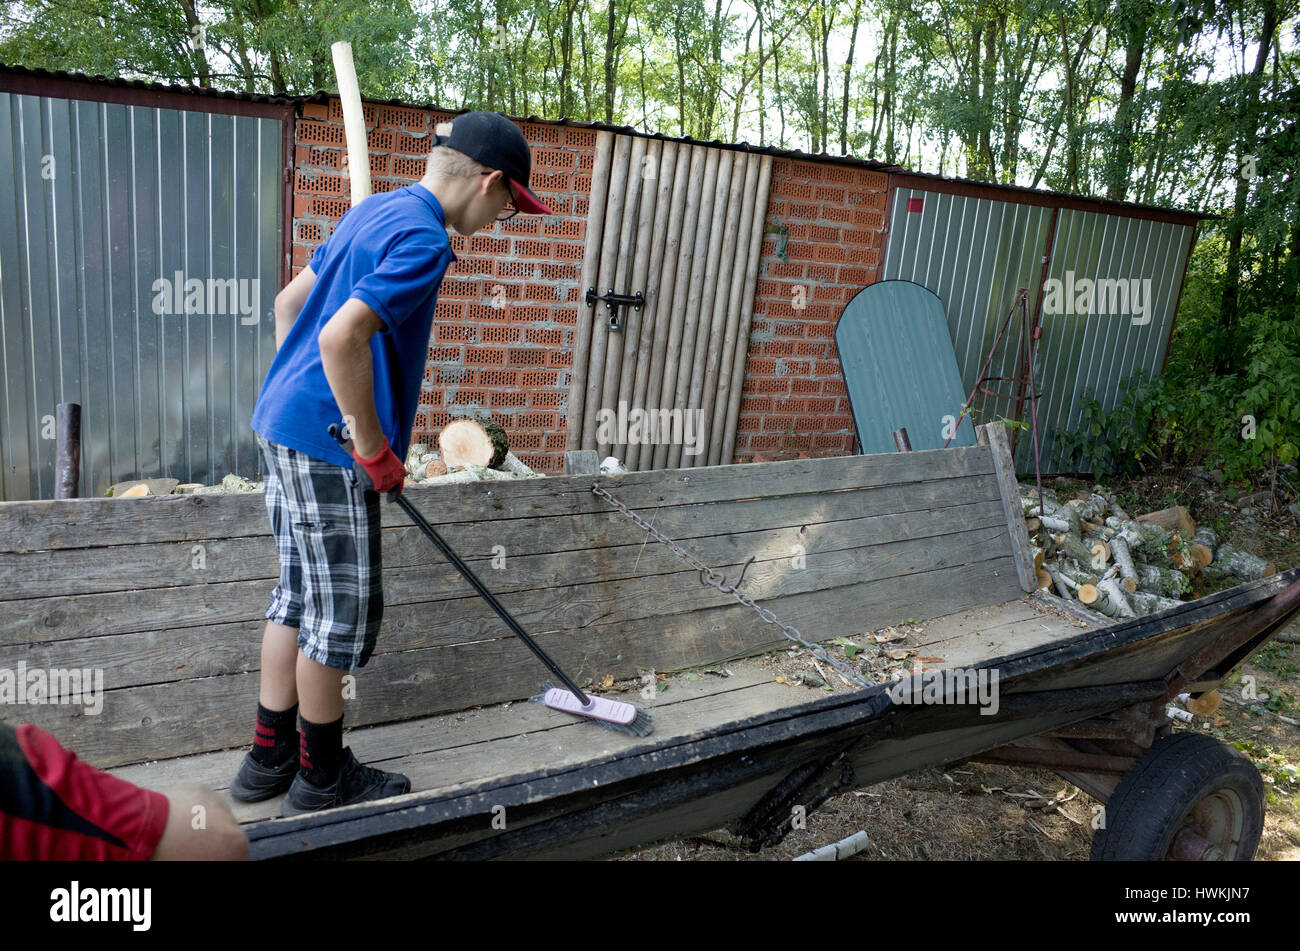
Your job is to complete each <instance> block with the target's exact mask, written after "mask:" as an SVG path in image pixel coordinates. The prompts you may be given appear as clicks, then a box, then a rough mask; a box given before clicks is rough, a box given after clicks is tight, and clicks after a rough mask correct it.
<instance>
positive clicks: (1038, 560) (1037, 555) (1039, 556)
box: [1034, 547, 1047, 571]
mask: <svg viewBox="0 0 1300 951" xmlns="http://www.w3.org/2000/svg"><path fill="white" fill-rule="evenodd" d="M1046 558H1047V552H1046V551H1045V550H1043V549H1042V548H1038V547H1035V548H1034V570H1035V571H1037V570H1038V569H1040V568H1042V567H1043V561H1044V559H1046Z"/></svg>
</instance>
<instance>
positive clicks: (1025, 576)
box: [976, 422, 1038, 592]
mask: <svg viewBox="0 0 1300 951" xmlns="http://www.w3.org/2000/svg"><path fill="white" fill-rule="evenodd" d="M976 434H977V438H978V439H979V441H980V444H981V445H984V446H987V447H989V448H990V449H991V450H992V452H993V469H994V472H995V473H996V474H997V479H998V485H999V486H1000V487H1001V495H1002V504H1003V505H1004V506H1005V508H1006V513H1007V528H1008V530H1009V531H1010V534H1011V551H1012V556H1013V557H1014V558H1015V560H1016V572H1017V574H1019V575H1020V587H1021V588H1022V589H1023V590H1024V591H1026V592H1033V591H1037V590H1038V577H1037V571H1036V570H1035V569H1034V557H1033V556H1034V552H1033V548H1032V547H1031V546H1030V544H1029V532H1028V530H1027V529H1026V528H1025V517H1024V511H1023V510H1022V509H1021V507H1020V489H1019V487H1018V485H1017V483H1016V467H1015V463H1014V462H1013V461H1012V459H1011V449H1010V448H1009V447H1008V446H1007V428H1006V426H1004V425H1003V424H1002V423H1000V422H993V423H985V424H984V425H983V426H980V427H978V428H977V429H976Z"/></svg>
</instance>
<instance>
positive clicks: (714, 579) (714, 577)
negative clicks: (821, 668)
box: [591, 482, 871, 687]
mask: <svg viewBox="0 0 1300 951" xmlns="http://www.w3.org/2000/svg"><path fill="white" fill-rule="evenodd" d="M591 491H592V492H593V493H595V494H596V495H598V496H600V497H601V498H603V499H604V500H605V501H606V502H608V503H609V504H610V505H612V506H614V508H616V509H618V510H619V511H620V512H622V513H623V514H624V515H626V516H627V517H628V518H630V519H631V520H632V521H633V522H635V523H636V524H637V525H639V526H641V527H642V528H644V529H645V530H646V531H647V532H649V533H650V534H651V535H653V536H654V537H655V539H656V540H657V541H660V542H663V544H665V545H667V546H668V547H669V548H671V549H672V550H673V551H675V552H676V553H677V554H678V555H680V556H681V557H682V558H683V559H684V560H685V561H686V563H687V564H689V565H690V566H691V567H692V568H695V569H697V570H698V571H699V573H700V584H705V585H711V586H713V587H714V588H717V589H718V590H719V591H721V592H722V593H723V594H729V595H731V596H732V597H734V598H735V599H736V600H737V601H739V602H740V603H741V604H745V605H748V606H749V607H751V608H753V609H754V610H755V611H757V612H758V616H759V617H761V618H762V619H763V620H764V621H766V622H767V623H768V624H775V625H776V626H777V627H779V628H780V629H781V633H782V634H784V635H785V636H786V637H787V638H789V639H790V640H791V641H793V642H794V643H796V644H798V645H800V646H801V647H805V648H807V649H808V650H809V651H811V652H812V654H813V656H814V657H817V658H818V659H820V660H824V661H826V663H828V664H830V665H831V666H832V667H834V668H835V669H836V670H837V671H839V673H840V675H841V676H842V677H844V678H845V679H847V680H850V681H852V682H853V683H855V684H857V685H858V686H859V687H870V686H871V681H869V680H864V679H863V678H862V677H861V676H860V675H859V674H858V672H857V671H855V670H853V668H851V667H849V666H847V665H845V664H842V663H841V662H839V661H838V660H836V659H835V658H834V657H831V655H830V654H828V653H826V651H825V650H823V649H822V648H821V647H820V646H818V645H817V644H810V643H809V642H808V641H806V640H804V639H803V636H802V635H801V634H800V633H799V631H798V629H797V628H795V627H793V626H791V625H789V624H782V623H781V622H780V621H779V620H777V617H776V615H775V614H773V613H772V612H771V611H769V610H768V609H767V608H764V607H759V605H757V604H756V603H754V600H753V599H752V598H750V597H748V596H746V595H743V594H741V593H740V592H739V591H737V590H736V587H737V585H739V583H740V582H739V581H737V583H736V584H735V585H730V584H727V583H726V580H727V578H726V576H725V575H723V574H722V573H721V572H718V571H716V570H714V569H713V568H710V567H709V566H708V565H706V564H705V563H704V562H702V561H700V560H699V559H698V558H696V557H695V556H694V555H692V554H690V552H687V551H685V550H684V549H682V548H681V547H680V546H678V545H677V544H676V543H675V542H674V541H673V540H672V539H671V538H668V537H667V536H666V535H664V534H663V533H662V532H660V531H658V530H656V529H655V527H654V526H653V525H650V524H647V522H646V521H645V519H643V518H641V516H639V515H637V514H636V513H635V512H633V511H631V510H630V509H628V507H627V506H626V505H624V504H623V503H622V502H620V501H619V500H618V499H616V498H614V496H612V495H610V494H609V492H608V491H606V490H605V489H604V488H602V487H601V485H600V483H599V482H596V483H593V484H592V486H591ZM741 575H742V577H743V575H744V572H743V571H742V572H741Z"/></svg>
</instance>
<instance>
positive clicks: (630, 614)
mask: <svg viewBox="0 0 1300 951" xmlns="http://www.w3.org/2000/svg"><path fill="white" fill-rule="evenodd" d="M823 528H824V526H823ZM1000 533H1001V526H999V525H994V526H992V527H988V528H983V529H970V530H968V531H966V532H962V533H959V534H957V535H949V536H945V544H944V545H943V546H942V548H941V549H938V550H937V551H936V548H935V546H934V545H933V542H932V540H930V539H926V538H908V537H904V538H903V539H902V540H899V541H895V542H890V543H888V544H882V545H873V546H869V547H862V548H856V549H839V550H833V551H821V550H814V551H812V552H810V553H809V554H807V555H804V556H803V558H804V566H803V567H797V566H792V560H791V557H790V556H791V553H792V550H791V548H790V546H789V543H788V542H787V541H785V540H781V539H777V540H773V541H772V542H771V544H769V545H765V546H763V549H762V551H761V553H762V554H763V555H764V556H765V557H764V560H763V561H756V562H754V563H752V564H750V565H749V566H748V568H747V569H746V571H745V576H744V580H743V585H742V590H743V591H744V592H745V593H746V594H747V595H748V596H750V597H752V598H755V599H756V600H760V601H764V602H770V603H772V604H773V605H775V604H779V603H780V600H781V599H782V598H785V597H789V596H790V595H793V594H799V593H804V592H810V591H818V590H828V589H832V588H835V587H838V586H842V585H846V584H868V583H887V582H889V581H891V580H894V579H897V578H898V577H900V576H902V575H906V574H910V573H915V572H924V573H927V574H929V573H935V572H936V571H938V570H940V569H945V568H947V569H951V568H953V567H956V566H960V565H965V564H973V563H980V559H982V558H987V549H988V539H989V538H995V539H996V538H998V537H999V535H1000ZM804 537H807V538H809V539H810V540H812V541H814V542H815V541H816V536H815V533H814V532H811V531H810V532H808V533H807V535H806V536H804ZM727 560H729V561H731V562H732V563H731V564H728V565H725V567H726V568H727V569H728V571H730V572H731V573H732V575H733V578H734V577H736V576H738V575H739V571H738V567H739V566H738V565H737V564H736V563H735V560H736V556H735V555H730V556H728V559H727ZM715 562H716V563H722V562H721V561H720V560H719V559H715ZM984 563H985V564H986V565H988V564H990V563H989V562H984ZM674 568H675V570H674V571H672V572H668V573H663V574H659V575H653V576H649V577H646V578H629V579H624V580H619V581H611V582H605V583H599V584H595V583H593V584H586V585H570V586H566V587H546V588H540V589H535V590H530V591H526V592H523V593H521V594H520V593H516V594H512V595H508V596H503V600H502V604H503V605H504V606H505V607H506V610H508V611H510V612H511V613H512V614H514V615H515V617H516V619H517V620H518V621H519V623H520V625H521V626H523V628H524V629H525V630H526V631H529V632H530V633H533V634H539V633H555V632H567V633H569V634H570V635H571V636H574V637H578V638H580V639H581V638H582V637H583V636H584V633H583V632H584V631H585V630H586V629H587V628H589V627H590V626H591V625H592V624H594V623H596V622H597V621H600V620H602V619H609V620H610V621H612V622H624V623H626V622H629V621H635V620H641V619H645V618H652V619H659V620H661V621H666V620H668V619H669V618H675V617H676V616H677V615H681V614H685V613H689V612H691V611H696V610H701V609H706V608H709V607H713V606H716V605H717V604H718V603H720V602H722V603H725V602H726V601H727V598H726V596H725V595H721V594H719V592H717V590H716V589H714V588H711V587H705V586H703V585H700V584H699V583H698V580H699V579H698V574H697V573H696V572H694V571H692V570H690V569H689V568H687V569H686V570H682V569H681V568H680V567H677V566H676V565H675V566H674ZM989 570H990V571H992V570H995V569H992V568H990V569H989ZM408 573H411V570H409V569H408ZM989 580H990V579H989V578H988V577H986V578H983V579H980V580H979V585H978V587H980V588H982V587H984V586H985V585H986V584H987V583H988V581H989ZM419 581H420V579H419V578H415V579H408V581H405V582H403V584H405V585H406V586H407V587H409V588H411V589H412V590H413V591H414V590H418V588H417V586H418V584H419ZM245 584H246V583H245ZM229 587H232V586H229V585H223V586H214V589H216V588H229ZM169 590H171V589H169ZM180 590H181V591H186V590H188V589H180ZM153 593H154V592H145V593H142V594H143V595H151V594H153ZM200 596H201V597H204V598H207V597H216V599H217V600H216V603H217V604H218V605H219V606H221V604H222V603H221V601H220V597H219V595H214V594H213V592H202V593H201V594H200ZM417 596H418V595H417ZM95 597H98V598H100V599H104V598H109V597H113V596H111V595H97V596H95ZM78 600H80V599H73V598H65V599H55V601H56V602H57V601H62V602H63V603H64V604H65V605H66V604H67V603H69V602H77V601H78ZM176 603H177V604H181V603H187V602H185V601H184V600H183V599H182V598H181V597H180V596H179V595H177V600H176ZM611 605H614V606H617V610H611ZM163 620H164V621H165V620H166V618H165V616H164V617H163ZM214 620H216V619H215V618H214ZM261 626H262V625H261V624H260V623H259V622H257V621H256V620H255V621H253V623H252V624H251V625H250V624H248V623H247V622H244V623H224V624H209V625H202V626H201V627H198V628H192V629H188V630H187V629H185V628H181V627H179V626H178V625H177V624H172V625H171V626H170V627H169V628H160V629H157V630H153V631H144V632H131V633H127V634H119V635H114V636H102V635H100V636H91V637H79V638H63V639H58V640H53V639H50V640H44V639H43V640H41V641H36V642H35V643H28V644H26V645H23V644H18V645H8V646H5V647H0V664H3V663H5V662H7V661H10V660H17V659H26V660H27V662H28V664H29V665H39V666H43V667H97V668H102V669H103V670H104V671H105V676H106V677H108V682H109V684H110V686H112V687H117V686H126V685H130V684H133V683H159V682H164V681H168V680H179V679H187V678H189V677H193V676H212V675H216V674H221V673H227V672H234V671H238V670H246V669H251V668H250V666H249V665H250V664H254V663H255V660H254V657H253V656H252V655H251V652H254V651H255V649H256V645H257V644H258V643H260V628H261ZM67 629H68V623H67V622H65V624H64V625H63V627H62V628H61V630H63V631H66V630H67ZM17 630H20V631H21V630H22V628H21V627H19V628H17ZM503 631H504V627H503V624H502V622H501V620H500V618H499V617H498V616H497V615H496V612H495V611H494V610H493V609H492V608H491V606H490V605H488V604H487V603H486V602H485V601H483V600H482V599H480V598H478V597H477V595H473V596H462V597H459V598H449V599H445V600H441V601H438V602H435V603H431V604H405V605H394V606H391V607H389V606H386V607H385V618H384V625H383V628H382V633H381V635H380V637H381V643H380V647H379V649H381V650H383V651H385V652H388V651H399V650H413V649H417V648H424V647H445V646H452V645H454V644H457V643H461V642H467V641H478V640H483V639H484V638H490V637H495V636H500V635H501V634H502V633H503ZM173 645H174V646H173ZM196 663H197V664H198V665H199V666H198V670H197V671H196V670H195V669H194V666H193V665H194V664H196ZM220 664H225V665H227V666H224V667H223V666H219V665H220Z"/></svg>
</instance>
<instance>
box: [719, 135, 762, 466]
mask: <svg viewBox="0 0 1300 951" xmlns="http://www.w3.org/2000/svg"><path fill="white" fill-rule="evenodd" d="M761 162H762V164H761V165H760V166H759V173H758V191H757V192H755V194H754V224H753V228H752V230H751V231H750V235H749V255H748V257H747V259H746V263H745V298H744V301H743V302H742V304H741V306H740V325H739V327H738V328H737V332H736V352H735V355H734V356H733V358H732V368H731V390H730V395H729V397H728V398H729V400H730V405H729V406H728V407H727V422H726V427H725V433H726V441H725V442H723V444H722V463H723V464H725V465H731V460H732V459H733V458H734V457H735V454H736V420H737V419H738V418H739V416H740V398H741V396H742V395H743V394H742V390H743V388H744V385H745V362H746V361H747V359H748V357H749V323H750V320H751V318H752V317H753V310H754V286H755V284H756V283H757V279H758V259H759V256H760V252H761V251H762V248H763V228H764V226H765V225H766V223H767V193H768V191H769V189H770V188H771V185H772V156H770V155H764V156H763V157H762V159H761Z"/></svg>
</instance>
